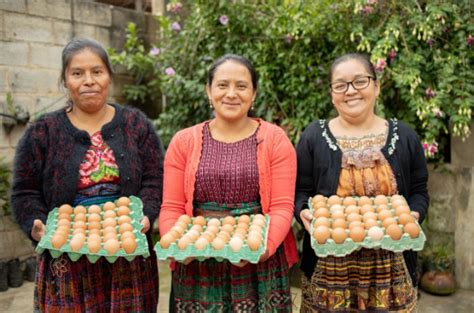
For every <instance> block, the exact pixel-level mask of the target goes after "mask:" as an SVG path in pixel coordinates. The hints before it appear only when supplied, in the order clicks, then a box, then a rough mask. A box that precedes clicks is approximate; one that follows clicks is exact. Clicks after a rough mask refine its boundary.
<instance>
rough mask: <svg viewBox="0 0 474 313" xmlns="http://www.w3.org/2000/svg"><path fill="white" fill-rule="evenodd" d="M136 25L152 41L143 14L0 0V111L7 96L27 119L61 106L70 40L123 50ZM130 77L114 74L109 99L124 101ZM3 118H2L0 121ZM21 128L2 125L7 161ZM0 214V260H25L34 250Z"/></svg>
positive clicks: (0, 140)
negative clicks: (63, 68) (128, 29)
mask: <svg viewBox="0 0 474 313" xmlns="http://www.w3.org/2000/svg"><path fill="white" fill-rule="evenodd" d="M129 22H135V23H136V24H138V26H139V27H140V28H141V29H142V30H143V34H142V36H143V37H144V39H146V40H156V38H157V30H158V29H157V27H158V23H157V22H156V21H155V19H154V18H153V17H152V16H150V15H147V14H140V13H138V12H135V11H133V10H128V9H123V8H119V7H113V6H110V5H105V4H100V3H94V2H91V1H85V0H84V1H82V0H75V1H72V0H0V112H2V113H5V112H6V95H7V93H11V94H12V96H13V103H14V105H18V106H21V107H22V108H23V109H25V110H26V111H28V112H29V113H30V115H33V116H35V115H38V114H41V113H43V112H48V111H52V110H54V109H57V108H60V107H62V106H64V104H65V99H64V92H63V91H62V90H60V88H59V86H58V78H59V74H60V68H61V51H62V48H63V47H64V45H65V44H66V43H67V42H68V41H69V40H70V39H72V38H73V37H89V38H93V39H96V40H98V41H99V42H100V43H102V44H103V45H104V47H106V48H109V47H112V48H115V49H118V50H121V47H122V46H123V43H124V41H125V28H126V25H127V24H128V23H129ZM129 79H130V78H129V77H127V76H126V75H125V74H121V73H118V75H117V77H116V79H115V81H114V85H113V88H112V90H111V95H110V97H111V99H113V100H115V101H119V102H122V103H123V102H124V101H123V100H124V99H123V97H122V94H121V93H120V90H121V86H122V85H123V83H124V82H125V81H127V80H129ZM2 121H3V118H2V117H0V122H2ZM24 130H25V127H24V126H21V125H20V126H15V127H14V128H13V129H12V130H11V132H10V133H7V132H6V131H5V129H4V127H3V126H1V125H0V156H1V157H3V158H4V161H6V162H7V163H11V162H12V160H13V156H14V153H15V147H16V145H17V142H18V140H19V139H20V137H21V136H22V135H23V132H24ZM2 214H3V212H0V259H9V258H13V257H25V256H28V255H31V254H32V252H33V250H32V248H31V244H30V242H29V240H28V239H27V238H26V236H24V235H23V233H22V232H21V231H20V230H19V229H18V227H17V226H16V224H14V223H13V222H12V221H11V216H2Z"/></svg>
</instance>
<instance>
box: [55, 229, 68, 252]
mask: <svg viewBox="0 0 474 313" xmlns="http://www.w3.org/2000/svg"><path fill="white" fill-rule="evenodd" d="M66 241H67V235H66V236H64V234H63V233H58V234H54V235H53V237H52V238H51V245H52V246H53V248H55V249H59V248H61V247H62V246H63V245H64V244H65V243H66Z"/></svg>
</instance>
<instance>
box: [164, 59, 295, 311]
mask: <svg viewBox="0 0 474 313" xmlns="http://www.w3.org/2000/svg"><path fill="white" fill-rule="evenodd" d="M256 90H257V74H256V72H255V70H254V68H253V67H252V65H251V64H250V62H249V61H248V60H247V59H245V58H243V57H241V56H237V55H230V54H228V55H225V56H223V57H221V58H219V59H218V60H217V61H216V62H215V63H214V64H213V65H212V66H211V67H210V70H209V73H208V81H207V85H206V91H207V95H208V97H209V103H210V106H211V108H213V109H214V113H215V118H214V119H212V120H210V121H206V122H204V123H201V124H198V125H195V126H193V127H190V128H187V129H184V130H182V131H180V132H178V133H177V134H176V135H175V136H174V138H173V140H172V141H171V143H170V146H169V148H168V151H167V154H166V157H165V166H164V167H165V174H164V187H163V204H162V207H161V213H160V217H159V226H160V232H161V234H162V235H164V234H165V233H166V232H168V230H170V229H171V227H172V226H173V225H174V223H175V222H176V221H177V219H178V218H179V216H181V215H183V214H187V215H189V216H198V215H203V216H205V217H222V216H223V215H234V216H238V215H242V214H256V213H263V214H267V215H269V216H270V225H269V232H268V241H267V246H266V251H265V253H264V254H263V255H262V257H261V258H260V261H259V263H258V264H250V263H247V262H245V261H243V262H240V263H238V264H232V263H230V262H228V261H222V262H219V261H217V260H215V259H213V258H210V259H207V260H205V261H202V262H200V261H197V260H193V259H187V260H185V261H184V262H183V263H175V264H173V274H172V276H173V278H172V295H171V307H170V309H171V311H173V310H175V311H181V312H189V311H199V312H201V311H202V312H207V311H218V312H224V311H225V312H228V311H237V312H242V311H246V312H251V311H252V312H253V311H278V312H289V311H291V297H290V286H289V279H288V269H289V267H291V266H292V265H293V264H294V263H295V262H296V261H297V252H296V246H295V241H294V237H293V233H292V232H291V230H290V227H291V220H292V214H293V209H294V206H293V199H294V187H295V180H296V156H295V150H294V148H293V146H292V144H291V142H290V140H289V139H288V137H287V136H286V134H285V132H284V131H283V130H282V129H280V128H279V127H277V126H275V125H272V124H270V123H267V122H265V121H263V120H261V119H257V118H251V117H249V115H248V113H249V111H250V109H251V106H252V103H253V101H254V100H255V97H256Z"/></svg>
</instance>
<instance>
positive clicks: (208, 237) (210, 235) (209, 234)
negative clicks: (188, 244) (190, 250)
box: [196, 231, 216, 243]
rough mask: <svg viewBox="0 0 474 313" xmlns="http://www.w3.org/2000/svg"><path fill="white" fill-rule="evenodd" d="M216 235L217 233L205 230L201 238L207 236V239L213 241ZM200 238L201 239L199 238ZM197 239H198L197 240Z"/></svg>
mask: <svg viewBox="0 0 474 313" xmlns="http://www.w3.org/2000/svg"><path fill="white" fill-rule="evenodd" d="M215 237H216V235H215V234H213V233H211V232H208V231H205V232H203V233H202V234H201V236H200V238H205V239H206V240H207V242H208V243H209V242H212V241H213V240H214V238H215ZM198 240H199V239H198ZM196 241H197V240H196Z"/></svg>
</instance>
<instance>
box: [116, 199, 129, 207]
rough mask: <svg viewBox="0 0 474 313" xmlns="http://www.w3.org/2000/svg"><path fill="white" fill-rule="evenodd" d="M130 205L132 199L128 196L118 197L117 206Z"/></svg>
mask: <svg viewBox="0 0 474 313" xmlns="http://www.w3.org/2000/svg"><path fill="white" fill-rule="evenodd" d="M129 205H130V199H129V198H128V197H120V198H118V200H117V206H118V207H121V206H127V207H128V206H129Z"/></svg>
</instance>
